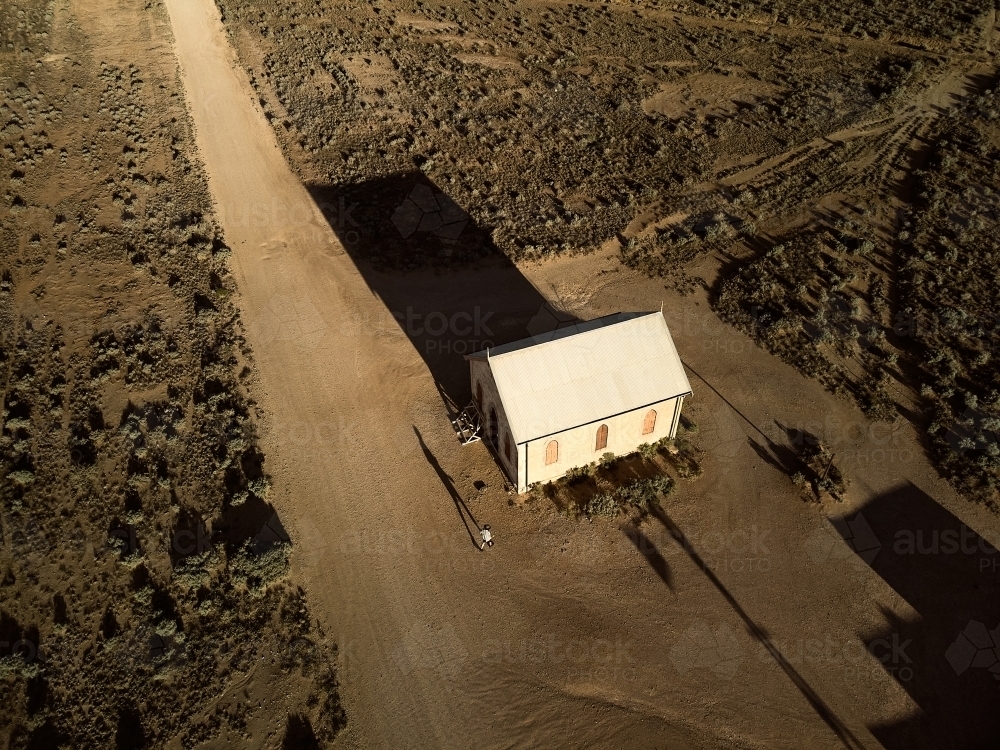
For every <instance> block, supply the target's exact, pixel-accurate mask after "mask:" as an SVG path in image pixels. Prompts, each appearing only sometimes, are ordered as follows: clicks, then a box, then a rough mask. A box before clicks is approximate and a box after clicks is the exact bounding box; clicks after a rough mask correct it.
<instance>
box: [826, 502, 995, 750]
mask: <svg viewBox="0 0 1000 750" xmlns="http://www.w3.org/2000/svg"><path fill="white" fill-rule="evenodd" d="M831 520H832V521H833V522H834V526H835V527H836V528H838V529H842V530H845V531H846V530H848V529H851V530H854V531H856V530H857V529H858V528H859V527H861V526H867V529H870V532H871V535H874V537H875V538H877V539H878V542H879V546H878V548H877V551H876V552H875V554H874V557H873V556H872V550H871V549H867V550H866V551H865V557H864V558H863V559H865V560H866V562H867V561H870V562H868V565H869V566H870V567H871V568H872V570H874V571H875V572H876V573H878V574H879V576H881V577H882V578H883V579H884V580H885V582H886V583H888V584H889V585H890V586H892V588H893V589H894V590H895V591H896V592H897V593H898V594H899V595H900V596H901V597H903V598H904V599H905V600H906V601H907V602H908V603H909V604H910V605H911V606H912V607H913V608H914V609H915V610H916V612H917V613H918V617H916V618H912V619H903V618H899V617H898V616H896V615H895V614H894V613H892V612H889V611H885V612H884V615H885V619H886V623H885V626H884V627H882V628H879V629H877V630H876V631H875V632H869V633H861V634H860V636H861V638H862V640H864V642H865V643H866V645H867V646H868V652H869V653H870V654H871V655H872V656H874V657H875V658H876V659H878V660H879V661H881V662H882V665H883V667H884V668H885V669H886V670H887V671H888V672H889V673H890V674H891V675H892V677H893V678H894V679H895V680H896V681H897V682H898V684H899V685H900V686H901V687H902V688H903V689H905V690H906V692H907V693H908V694H909V695H910V697H911V698H912V699H913V701H914V702H915V703H916V704H917V706H918V707H919V710H918V711H917V712H916V713H914V714H913V715H912V716H910V717H907V718H906V719H903V720H901V721H894V722H887V723H884V724H878V725H875V726H872V727H869V728H870V729H871V732H872V734H874V735H875V737H876V738H877V739H878V740H879V742H881V743H882V744H883V745H884V746H885V747H886V748H887V749H888V750H897V749H898V750H903V748H955V750H958V749H959V748H961V749H962V750H971V749H973V748H994V747H997V746H998V743H1000V711H998V710H997V709H998V706H1000V668H998V667H997V664H998V663H1000V627H998V626H1000V554H998V552H997V550H996V548H995V547H994V546H993V545H992V544H990V543H989V542H988V541H986V540H985V539H984V538H983V537H982V536H980V535H979V534H978V533H976V532H975V531H973V530H972V529H970V528H969V527H968V526H966V525H965V524H964V523H963V522H962V521H961V520H959V519H958V518H957V517H955V516H954V515H952V514H951V513H950V512H949V511H947V510H946V509H945V508H943V507H941V505H939V504H938V503H937V502H936V501H935V500H934V499H933V498H932V497H930V496H929V495H928V494H926V493H925V492H923V491H922V490H921V489H920V488H918V487H916V486H914V485H913V484H910V483H905V484H903V485H900V486H899V487H897V488H895V489H893V490H892V491H890V492H888V493H886V494H884V495H880V496H879V497H876V498H875V499H874V500H872V501H870V502H869V503H867V504H866V505H865V506H864V507H862V508H861V509H860V511H859V512H858V513H857V514H853V515H850V516H847V517H844V518H839V519H831ZM867 529H866V531H867ZM868 536H870V535H868ZM845 541H846V542H847V543H848V544H851V541H850V539H848V538H847V537H845ZM869 546H870V545H869ZM859 556H860V555H859ZM972 623H979V624H980V625H981V626H982V627H979V626H976V625H970V624H972ZM990 631H993V632H992V633H990ZM984 637H985V638H988V639H992V640H993V641H995V642H993V643H989V644H987V643H977V641H979V640H982V639H983V638H984ZM991 667H992V668H993V671H991Z"/></svg>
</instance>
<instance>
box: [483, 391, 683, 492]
mask: <svg viewBox="0 0 1000 750" xmlns="http://www.w3.org/2000/svg"><path fill="white" fill-rule="evenodd" d="M474 387H475V386H473V388H474ZM484 392H485V386H484ZM683 400H684V397H683V396H679V397H677V398H672V399H667V400H665V401H661V402H660V403H658V404H653V405H652V406H647V407H643V408H641V409H636V410H634V411H630V412H625V413H624V414H619V415H618V416H615V417H609V418H607V419H603V420H600V421H597V422H593V423H591V424H586V425H582V426H580V427H575V428H573V429H570V430H565V431H563V432H560V433H557V434H555V435H549V436H547V437H544V438H538V439H537V440H532V441H529V442H528V443H527V444H526V445H525V446H523V448H524V449H525V453H526V458H525V459H523V460H522V466H523V467H524V468H525V469H526V471H522V472H521V476H519V477H518V492H524V491H526V490H527V485H528V484H534V483H535V482H548V481H551V480H553V479H558V478H559V477H561V476H562V475H563V474H565V473H566V472H567V471H569V470H570V469H571V468H574V467H576V466H584V465H586V464H589V463H591V462H592V461H599V460H600V458H601V456H602V455H604V454H605V453H608V452H611V453H614V454H615V455H616V456H624V455H627V454H629V453H632V452H634V451H635V450H636V449H637V448H638V447H639V446H640V445H642V444H643V443H655V442H656V441H657V440H660V439H661V438H664V437H674V436H675V435H676V434H677V423H678V421H679V419H680V410H681V403H682V402H683ZM650 409H655V410H656V424H655V427H654V429H653V432H652V433H651V434H648V435H643V434H642V427H643V421H644V419H645V417H646V413H647V412H648V411H649V410H650ZM602 424H606V425H607V426H608V445H607V447H606V448H602V449H600V450H595V445H596V444H597V430H598V428H599V427H600V426H601V425H602ZM552 440H556V441H558V443H559V460H558V461H557V462H556V463H554V464H549V465H546V464H545V450H546V446H547V445H548V443H549V442H550V441H552ZM525 474H527V476H525Z"/></svg>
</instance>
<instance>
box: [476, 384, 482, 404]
mask: <svg viewBox="0 0 1000 750" xmlns="http://www.w3.org/2000/svg"><path fill="white" fill-rule="evenodd" d="M476 406H478V407H479V411H482V410H483V384H482V383H476Z"/></svg>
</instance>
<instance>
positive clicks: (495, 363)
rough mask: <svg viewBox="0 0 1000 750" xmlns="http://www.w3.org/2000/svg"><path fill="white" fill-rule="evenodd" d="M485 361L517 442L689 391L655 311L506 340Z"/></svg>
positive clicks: (480, 354) (481, 354) (478, 354)
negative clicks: (515, 339)
mask: <svg viewBox="0 0 1000 750" xmlns="http://www.w3.org/2000/svg"><path fill="white" fill-rule="evenodd" d="M486 356H487V352H485V351H483V352H476V353H475V354H470V355H469V357H470V358H476V359H479V358H486ZM489 365H490V369H491V370H492V371H493V378H494V379H495V380H496V384H497V389H498V390H499V391H500V398H501V399H502V400H503V407H504V411H505V412H506V414H507V421H508V423H509V425H510V429H511V432H512V433H513V435H514V439H515V440H516V441H517V442H518V443H523V442H526V441H528V440H534V439H535V438H539V437H543V436H545V435H551V434H553V433H556V432H561V431H562V430H567V429H569V428H571V427H577V426H579V425H583V424H588V423H590V422H595V421H597V420H599V419H604V418H605V417H610V416H613V415H615V414H621V413H623V412H627V411H631V410H633V409H638V408H640V407H642V406H647V405H649V404H654V403H656V402H658V401H663V400H665V399H669V398H673V397H674V396H679V395H682V394H686V393H690V392H691V385H690V384H689V383H688V379H687V375H686V374H685V373H684V366H683V365H682V364H681V360H680V357H679V356H678V355H677V349H676V348H675V347H674V342H673V339H672V338H671V337H670V331H669V330H668V329H667V323H666V321H665V320H664V319H663V315H662V313H659V312H655V313H616V314H614V315H608V316H606V317H603V318H598V319H597V320H591V321H587V322H585V323H577V324H575V325H571V326H566V327H564V328H559V329H557V330H555V331H552V332H551V333H546V334H544V335H543V336H535V337H532V338H528V339H522V340H520V341H515V342H512V343H510V344H504V345H503V346H498V347H496V348H493V349H490V350H489Z"/></svg>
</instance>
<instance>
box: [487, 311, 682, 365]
mask: <svg viewBox="0 0 1000 750" xmlns="http://www.w3.org/2000/svg"><path fill="white" fill-rule="evenodd" d="M628 314H629V313H621V312H616V313H608V314H607V315H602V316H601V317H600V318H593V319H592V320H581V321H580V322H579V323H572V324H571V325H582V324H584V323H593V322H594V321H597V320H600V319H601V318H610V317H612V316H614V315H628ZM650 315H660V316H661V317H662V313H660V312H658V311H656V310H653V311H652V312H648V313H640V314H637V315H636V316H635V317H634V318H626V319H625V320H619V321H618V322H617V323H610V324H608V325H606V326H598V327H597V328H593V329H591V330H589V331H583V332H582V333H595V332H597V331H603V330H605V329H608V328H614V327H615V326H617V325H621V324H622V323H631V322H632V321H633V320H639V319H640V318H648V317H649V316H650ZM663 323H664V325H666V320H665V319H664V321H663ZM570 327H571V326H565V328H570ZM559 330H564V329H559V328H555V329H553V330H552V331H550V333H555V332H556V331H559ZM667 330H669V327H668V329H667ZM575 335H580V332H577V334H575ZM533 338H537V337H536V336H527V337H525V338H523V339H516V340H515V341H511V342H509V343H510V344H516V343H517V342H518V341H527V340H528V339H533ZM563 338H571V337H570V336H564V337H563ZM562 340H563V339H561V338H560V339H554V338H553V339H549V340H548V341H539V342H538V343H537V344H534V345H532V346H530V347H528V346H525V347H522V348H520V349H513V350H511V351H509V352H503V353H501V354H492V355H490V357H489V359H490V360H491V361H492V360H494V359H502V358H503V357H506V356H507V355H508V354H517V353H518V352H522V351H524V350H525V349H533V348H535V347H536V346H545V345H546V344H554V343H556V342H557V341H562ZM508 345H509V344H501V346H508ZM494 348H496V347H494ZM487 350H488V348H487ZM480 351H486V350H482V349H480ZM474 354H478V352H474ZM469 356H472V355H469Z"/></svg>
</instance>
